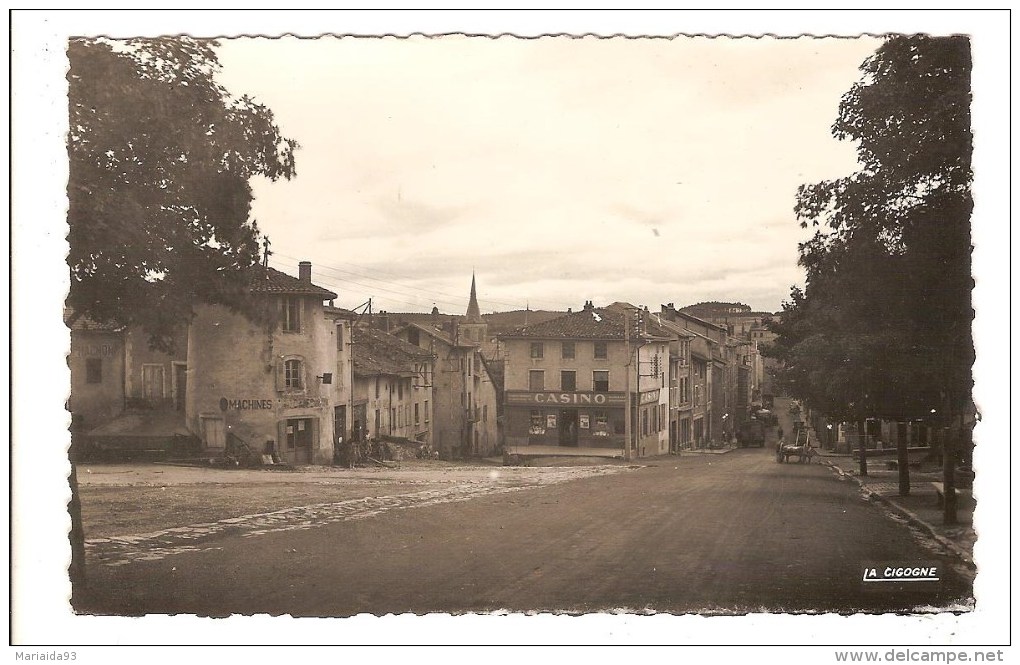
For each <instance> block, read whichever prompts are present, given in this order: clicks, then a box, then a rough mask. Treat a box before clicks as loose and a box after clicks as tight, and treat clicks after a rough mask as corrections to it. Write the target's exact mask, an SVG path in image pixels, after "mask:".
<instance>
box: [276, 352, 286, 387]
mask: <svg viewBox="0 0 1020 665" xmlns="http://www.w3.org/2000/svg"><path fill="white" fill-rule="evenodd" d="M286 366H287V362H286V361H285V360H284V359H283V358H277V359H276V392H278V393H282V392H283V391H284V390H285V389H286V387H287V377H286V374H285V371H286Z"/></svg>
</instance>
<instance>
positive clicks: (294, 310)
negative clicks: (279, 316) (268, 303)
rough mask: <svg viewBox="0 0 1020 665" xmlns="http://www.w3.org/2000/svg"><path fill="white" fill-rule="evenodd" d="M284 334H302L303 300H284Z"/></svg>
mask: <svg viewBox="0 0 1020 665" xmlns="http://www.w3.org/2000/svg"><path fill="white" fill-rule="evenodd" d="M283 332H291V333H299V332H301V298H284V299H283Z"/></svg>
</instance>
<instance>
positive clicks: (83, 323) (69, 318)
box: [64, 307, 126, 332]
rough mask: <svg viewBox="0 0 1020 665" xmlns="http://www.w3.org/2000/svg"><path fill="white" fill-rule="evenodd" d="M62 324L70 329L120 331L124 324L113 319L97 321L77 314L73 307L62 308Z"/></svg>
mask: <svg viewBox="0 0 1020 665" xmlns="http://www.w3.org/2000/svg"><path fill="white" fill-rule="evenodd" d="M64 324H65V325H66V326H67V327H68V328H70V329H71V330H96V331H102V332H120V331H121V330H124V328H125V327H126V326H124V325H123V324H121V323H117V322H115V321H111V322H108V323H99V322H97V321H93V320H92V319H90V318H89V317H87V316H85V315H82V314H78V313H77V312H75V311H74V310H73V309H70V308H68V307H65V308H64Z"/></svg>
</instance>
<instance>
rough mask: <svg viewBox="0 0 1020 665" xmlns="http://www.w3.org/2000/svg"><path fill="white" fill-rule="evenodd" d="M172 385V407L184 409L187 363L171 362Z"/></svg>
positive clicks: (186, 391)
mask: <svg viewBox="0 0 1020 665" xmlns="http://www.w3.org/2000/svg"><path fill="white" fill-rule="evenodd" d="M173 367H174V373H173V385H172V386H171V388H172V390H173V394H174V409H176V410H177V411H184V408H185V404H186V400H187V395H188V365H187V363H179V362H175V363H174V364H173Z"/></svg>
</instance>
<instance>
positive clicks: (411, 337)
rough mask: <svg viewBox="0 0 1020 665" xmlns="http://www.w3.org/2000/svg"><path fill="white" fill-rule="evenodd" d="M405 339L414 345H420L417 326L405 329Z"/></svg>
mask: <svg viewBox="0 0 1020 665" xmlns="http://www.w3.org/2000/svg"><path fill="white" fill-rule="evenodd" d="M407 341H408V342H410V343H411V344H414V345H415V346H421V337H420V336H419V334H418V329H417V328H408V329H407Z"/></svg>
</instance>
